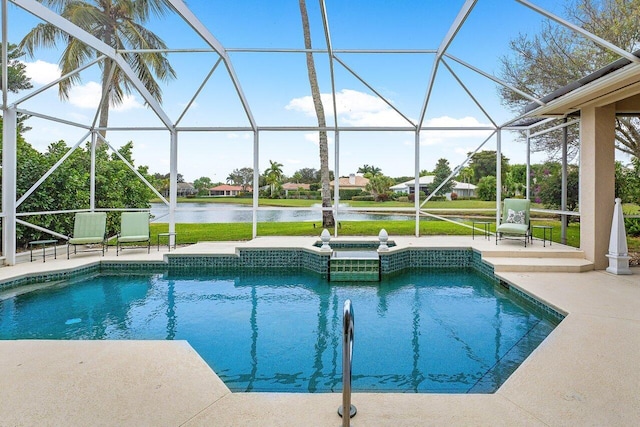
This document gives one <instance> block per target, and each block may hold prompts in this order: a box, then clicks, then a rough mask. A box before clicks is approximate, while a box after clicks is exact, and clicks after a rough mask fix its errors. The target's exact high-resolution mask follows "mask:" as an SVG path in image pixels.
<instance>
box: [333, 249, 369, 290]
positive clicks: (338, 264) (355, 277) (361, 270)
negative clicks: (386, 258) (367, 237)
mask: <svg viewBox="0 0 640 427" xmlns="http://www.w3.org/2000/svg"><path fill="white" fill-rule="evenodd" d="M329 281H330V282H379V281H380V257H379V256H378V253H377V252H376V251H335V252H334V253H333V255H332V256H331V258H330V259H329Z"/></svg>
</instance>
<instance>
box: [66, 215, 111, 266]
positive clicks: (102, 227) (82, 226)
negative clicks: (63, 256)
mask: <svg viewBox="0 0 640 427" xmlns="http://www.w3.org/2000/svg"><path fill="white" fill-rule="evenodd" d="M106 229H107V214H106V212H78V213H77V214H76V217H75V220H74V224H73V237H70V238H69V240H67V259H69V246H71V245H73V253H74V254H76V253H77V246H78V245H93V244H100V249H89V250H102V256H104V250H105V247H106V243H107V240H106Z"/></svg>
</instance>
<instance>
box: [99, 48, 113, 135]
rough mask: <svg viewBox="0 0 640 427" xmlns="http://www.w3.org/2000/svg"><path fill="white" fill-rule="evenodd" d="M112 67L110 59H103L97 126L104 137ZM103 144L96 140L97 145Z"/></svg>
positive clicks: (107, 121) (107, 119)
mask: <svg viewBox="0 0 640 427" xmlns="http://www.w3.org/2000/svg"><path fill="white" fill-rule="evenodd" d="M112 68H113V61H112V60H110V59H107V60H105V63H104V70H103V71H102V95H103V98H102V101H101V103H100V120H99V122H98V126H99V127H100V128H103V130H101V131H100V136H102V137H103V138H106V136H107V131H106V127H107V126H108V125H109V97H110V95H109V92H110V90H111V69H112ZM101 144H103V141H102V140H98V142H97V145H101Z"/></svg>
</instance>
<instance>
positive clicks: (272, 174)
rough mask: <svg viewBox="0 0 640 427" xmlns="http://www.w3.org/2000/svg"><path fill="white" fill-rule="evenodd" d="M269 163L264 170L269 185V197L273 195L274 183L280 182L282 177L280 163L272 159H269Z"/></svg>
mask: <svg viewBox="0 0 640 427" xmlns="http://www.w3.org/2000/svg"><path fill="white" fill-rule="evenodd" d="M269 163H271V165H270V166H269V168H268V169H267V170H266V171H265V172H264V174H265V175H266V177H267V183H268V184H269V185H271V197H273V193H274V191H275V188H276V185H277V184H279V183H280V180H281V179H282V166H283V165H282V163H278V162H274V161H273V160H269Z"/></svg>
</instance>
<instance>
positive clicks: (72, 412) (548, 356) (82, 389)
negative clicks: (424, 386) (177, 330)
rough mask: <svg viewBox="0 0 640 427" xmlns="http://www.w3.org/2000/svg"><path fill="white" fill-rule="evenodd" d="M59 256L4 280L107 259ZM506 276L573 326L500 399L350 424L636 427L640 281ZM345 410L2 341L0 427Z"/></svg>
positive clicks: (277, 240) (330, 397)
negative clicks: (229, 388) (594, 426)
mask: <svg viewBox="0 0 640 427" xmlns="http://www.w3.org/2000/svg"><path fill="white" fill-rule="evenodd" d="M391 239H392V240H395V241H396V243H397V244H398V246H401V247H406V246H410V247H438V248H445V247H456V248H459V247H474V248H475V249H478V250H479V251H481V252H482V253H483V257H487V258H488V257H491V256H494V257H497V258H511V259H512V260H513V263H514V265H517V264H518V259H520V258H522V259H524V257H526V256H527V254H531V257H532V258H534V259H535V258H540V259H542V257H544V258H550V259H558V258H562V257H563V256H565V255H567V254H570V253H571V252H572V251H575V250H574V249H572V248H567V247H563V246H562V245H557V244H555V243H554V244H553V246H549V245H547V246H546V247H545V248H543V247H542V245H541V244H538V242H537V241H536V242H535V244H534V245H533V246H529V247H527V248H526V249H525V248H524V247H523V246H522V243H521V242H517V241H503V242H500V244H499V245H498V246H496V245H495V242H494V241H489V240H483V239H481V238H478V237H477V236H476V239H475V240H472V239H471V237H469V236H461V237H421V238H411V237H402V238H400V237H393V236H391ZM317 240H318V239H317V238H309V237H306V238H302V237H300V238H298V237H294V238H291V237H286V238H285V237H274V238H258V239H254V240H252V241H250V242H238V243H236V242H221V243H199V244H197V245H191V246H187V247H182V248H178V249H177V250H176V251H173V250H172V251H171V253H172V254H173V253H182V254H200V253H203V254H204V253H208V254H211V253H218V254H227V253H235V250H236V247H237V246H238V245H240V246H245V247H280V248H281V247H308V246H309V245H310V244H312V243H313V242H315V241H317ZM541 251H542V252H541ZM34 252H35V251H34ZM543 252H544V254H545V255H541V254H542V253H543ZM59 253H62V255H61V256H58V259H57V260H54V259H53V258H47V260H46V263H43V262H42V258H39V259H35V260H34V262H28V253H27V254H26V262H21V263H19V264H18V265H16V266H11V267H3V268H0V280H6V279H8V278H12V277H19V276H22V275H25V274H31V273H36V272H41V271H52V270H60V269H69V268H77V267H81V266H85V265H89V264H91V263H96V262H99V261H100V260H102V259H103V258H102V257H101V256H100V254H99V253H96V252H91V253H82V254H80V253H79V254H78V255H76V256H72V258H71V260H67V259H66V252H65V251H64V249H62V248H60V250H59ZM509 253H510V254H511V255H512V256H511V257H509V256H506V254H509ZM563 254H564V255H563ZM165 255H167V248H166V246H165V247H164V248H161V250H160V251H157V250H156V248H155V247H154V248H152V251H151V254H147V251H146V249H139V250H138V249H135V250H127V251H125V252H124V253H123V254H121V256H120V257H118V258H116V255H115V251H114V250H110V251H109V252H108V253H107V255H106V256H105V259H113V260H116V259H117V260H132V261H143V260H144V261H147V260H161V259H163V257H164V256H165ZM514 256H515V258H514ZM497 258H496V259H497ZM569 258H571V255H570V256H569ZM511 270H512V271H504V272H499V273H497V275H499V276H500V277H502V278H503V279H504V280H506V281H507V282H509V283H511V284H512V285H514V286H517V287H519V288H520V289H522V290H524V291H526V292H527V293H529V294H532V295H535V296H536V297H537V298H538V299H540V300H542V301H545V302H546V303H548V304H549V305H551V306H552V307H554V308H556V309H558V310H559V311H561V312H563V313H566V314H567V317H566V318H565V319H564V320H563V321H562V323H561V324H560V325H559V326H558V327H557V328H556V329H555V330H554V331H553V332H552V333H551V335H549V337H547V339H546V340H545V341H544V342H543V343H542V344H541V345H540V346H539V347H538V348H537V349H536V350H535V351H534V352H533V353H532V354H531V356H529V358H527V360H526V361H525V362H524V363H523V364H522V366H520V368H518V369H517V370H516V372H515V373H514V374H513V375H512V376H511V377H510V378H509V379H508V380H507V381H506V382H505V383H504V384H503V386H502V387H500V389H499V390H498V391H497V392H496V393H494V394H485V395H446V394H389V393H385V394H374V393H354V395H353V398H352V402H353V404H355V405H356V406H357V408H358V414H357V415H356V416H355V417H354V418H353V419H352V425H354V426H417V425H420V426H427V425H490V426H499V425H505V426H513V425H518V426H520V425H540V426H544V425H548V426H562V425H567V426H576V425H581V426H582V425H602V426H636V425H638V424H640V368H639V366H640V279H639V277H640V276H639V275H640V268H632V271H633V273H634V274H633V275H630V276H616V275H612V274H609V273H606V272H604V271H586V272H582V273H568V272H560V271H554V272H537V271H513V270H514V269H511ZM515 270H517V269H515ZM0 321H1V319H0ZM356 339H357V324H356ZM340 404H341V395H340V394H335V393H334V394H332V393H325V394H286V393H231V392H230V391H229V390H228V389H227V388H226V386H225V385H224V384H223V383H222V382H221V381H220V380H219V379H218V377H217V376H216V375H215V373H214V372H213V371H212V370H211V369H210V368H209V367H208V366H207V365H206V363H205V362H204V361H203V360H202V359H201V358H200V357H199V355H198V354H197V353H196V352H195V351H194V350H193V349H192V348H191V347H190V346H189V344H188V343H187V342H184V341H40V340H32V341H30V340H20V341H0V426H16V425H29V426H30V425H38V426H44V425H56V426H57V425H65V426H87V425H92V426H93V425H118V426H293V425H295V426H338V425H341V418H340V417H339V416H338V415H337V414H336V410H337V408H338V406H339V405H340Z"/></svg>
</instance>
